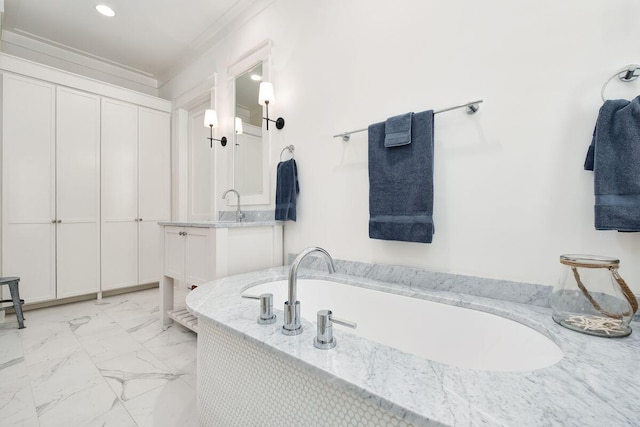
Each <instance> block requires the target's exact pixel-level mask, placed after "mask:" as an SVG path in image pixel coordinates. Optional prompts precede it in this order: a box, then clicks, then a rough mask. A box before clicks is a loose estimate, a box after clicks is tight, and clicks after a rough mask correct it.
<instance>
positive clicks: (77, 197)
mask: <svg viewBox="0 0 640 427" xmlns="http://www.w3.org/2000/svg"><path fill="white" fill-rule="evenodd" d="M3 91H4V94H3V127H2V129H3V168H2V170H3V231H4V235H3V239H2V249H3V275H14V276H19V277H20V278H21V286H20V294H21V296H22V297H23V298H24V299H25V301H27V302H29V303H33V302H39V301H46V300H51V299H55V298H64V297H70V296H76V295H82V294H87V293H91V292H97V291H98V290H99V282H98V271H99V266H98V262H99V257H98V249H99V245H98V242H99V236H100V234H99V232H100V230H99V223H98V214H99V209H98V208H99V204H98V203H99V200H98V191H99V181H98V173H99V157H98V149H99V144H100V139H99V129H100V128H99V119H100V115H99V112H100V104H99V98H98V97H97V96H94V95H91V94H87V93H84V92H79V91H74V90H71V89H66V88H60V87H58V88H56V87H55V86H54V85H50V84H48V83H44V82H41V81H38V80H33V79H27V78H23V77H19V76H14V75H10V74H4V75H3Z"/></svg>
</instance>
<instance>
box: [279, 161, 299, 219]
mask: <svg viewBox="0 0 640 427" xmlns="http://www.w3.org/2000/svg"><path fill="white" fill-rule="evenodd" d="M276 181H277V182H276V220H277V221H287V220H292V221H295V220H296V198H297V196H298V193H299V192H300V185H299V184H298V166H297V165H296V161H295V160H294V159H290V160H287V161H284V162H280V163H278V171H277V174H276Z"/></svg>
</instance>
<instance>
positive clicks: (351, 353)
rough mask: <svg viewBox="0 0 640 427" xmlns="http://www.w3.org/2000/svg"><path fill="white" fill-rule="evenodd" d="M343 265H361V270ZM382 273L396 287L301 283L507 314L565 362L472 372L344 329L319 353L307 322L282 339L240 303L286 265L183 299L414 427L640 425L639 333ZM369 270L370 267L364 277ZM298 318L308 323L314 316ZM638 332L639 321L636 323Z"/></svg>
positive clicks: (347, 278) (366, 282) (312, 273)
mask: <svg viewBox="0 0 640 427" xmlns="http://www.w3.org/2000/svg"><path fill="white" fill-rule="evenodd" d="M345 266H346V268H356V269H357V268H364V266H362V265H357V264H343V267H345ZM338 269H339V270H340V267H338ZM384 271H385V272H386V275H387V277H396V280H397V282H396V283H383V282H380V281H376V280H371V279H367V278H363V277H356V276H351V275H345V274H344V273H336V274H333V275H328V274H327V273H326V272H323V271H321V270H314V269H305V270H303V269H301V270H300V273H301V274H300V276H299V277H307V278H324V279H326V280H338V281H341V282H345V283H351V284H354V285H357V286H364V287H367V288H372V289H378V290H383V289H384V290H385V291H387V292H393V293H398V294H401V295H407V296H412V297H416V298H424V299H429V300H433V301H437V302H443V303H447V304H453V305H457V306H461V307H467V308H473V309H476V310H482V311H485V312H489V313H493V314H497V315H500V316H503V317H507V318H510V319H512V320H516V321H518V322H521V323H523V324H525V325H527V326H529V327H532V328H534V329H536V330H537V331H539V332H541V333H543V334H544V335H546V336H547V337H549V338H550V339H551V340H553V341H554V342H555V343H556V344H557V345H558V346H559V347H560V348H561V349H562V351H563V352H564V357H563V359H562V360H560V361H559V362H558V363H556V364H555V365H552V366H550V367H547V368H544V369H538V370H534V371H525V372H487V371H476V370H470V369H461V368H456V367H453V366H448V365H444V364H439V363H436V362H431V361H428V360H425V359H422V358H419V357H417V356H413V355H410V354H407V353H403V352H401V351H399V350H396V349H393V348H390V347H386V346H384V345H381V344H378V343H376V342H373V341H369V340H366V339H363V338H361V337H358V336H355V335H352V334H350V333H349V332H348V331H340V343H339V345H338V346H337V347H336V348H335V349H333V350H330V351H320V350H317V349H315V348H314V347H313V338H314V336H315V327H314V325H313V324H311V323H309V322H308V321H306V320H305V319H304V318H303V326H304V331H303V333H302V334H301V335H298V336H295V337H289V336H284V335H282V334H281V333H279V328H280V327H281V326H282V325H281V322H276V323H275V324H273V325H268V326H264V325H258V324H257V323H256V322H255V312H256V310H255V302H254V301H249V300H246V299H243V298H240V294H241V293H242V292H243V291H244V290H245V289H248V288H250V287H251V286H253V285H255V284H258V283H264V282H266V281H272V280H284V279H286V277H287V274H288V269H287V268H286V267H281V268H272V269H268V270H263V271H261V272H252V273H247V274H244V275H238V276H233V277H227V278H223V279H219V280H216V281H215V282H210V283H207V284H205V285H202V286H200V287H198V289H196V290H195V291H194V292H192V293H190V294H189V295H188V296H187V307H188V308H189V310H191V311H192V312H193V313H194V314H195V315H197V316H198V317H200V318H202V317H204V318H206V319H207V321H211V322H213V324H215V325H216V327H219V328H222V329H223V330H224V331H226V332H227V333H229V334H232V335H234V336H236V337H237V338H238V339H240V340H247V342H251V343H252V344H253V345H256V346H258V347H260V348H262V349H265V350H266V351H269V352H271V353H272V354H275V355H277V356H278V357H280V358H281V359H283V360H284V361H285V362H286V363H291V364H294V365H295V366H296V367H298V368H300V369H304V370H306V371H307V372H310V373H313V374H314V375H316V376H317V378H318V380H319V381H328V382H330V383H332V384H336V385H337V386H338V387H346V388H348V389H351V390H354V391H355V392H356V393H357V394H358V395H359V396H362V397H364V398H365V399H369V400H370V401H371V402H372V403H374V404H376V405H383V406H384V407H385V408H387V409H388V410H390V411H392V412H393V413H394V414H396V415H397V416H398V417H400V418H402V419H403V420H405V421H409V422H411V423H413V424H415V425H418V426H432V425H456V426H457V425H465V426H467V425H489V426H505V425H508V426H539V425H558V426H560V425H562V426H576V427H577V426H580V427H584V426H598V427H600V426H602V425H620V426H622V425H624V426H627V425H629V426H632V425H639V424H638V417H637V411H638V397H637V396H639V395H640V371H638V369H637V366H636V365H637V360H638V355H639V354H640V334H638V333H636V334H631V335H630V336H629V337H626V338H623V339H607V338H600V337H593V336H589V335H584V334H579V333H576V332H574V331H570V330H568V329H566V328H563V327H561V326H560V325H557V324H556V323H555V322H554V321H553V320H552V318H551V309H550V308H548V307H544V306H543V304H532V303H530V302H531V301H536V300H537V299H536V298H524V303H519V302H511V301H504V300H498V299H489V298H484V297H480V296H472V295H468V294H463V293H460V292H458V291H449V290H447V291H444V290H429V289H425V288H424V287H418V286H407V282H408V283H409V284H411V283H413V282H412V280H411V279H410V278H409V280H406V279H407V276H405V275H404V274H399V273H398V270H393V269H391V270H388V269H384ZM370 272H371V269H370V270H367V271H366V272H363V273H364V274H367V273H370ZM418 274H419V272H416V273H415V276H417V275H418ZM435 277H442V278H443V280H442V281H441V283H442V285H445V284H446V283H447V280H445V278H444V277H443V276H435ZM469 280H471V279H469ZM466 286H469V287H471V286H472V284H471V283H469V284H467V285H466ZM303 303H304V302H303ZM274 309H275V311H276V313H277V315H278V319H281V315H282V311H281V310H280V309H279V307H278V304H277V303H276V302H274ZM302 314H303V317H305V318H307V319H308V316H309V315H308V313H304V312H303V313H302ZM345 315H346V314H345ZM424 327H425V328H427V327H438V325H424ZM632 327H635V328H640V325H639V324H638V323H636V322H632ZM639 330H640V329H639Z"/></svg>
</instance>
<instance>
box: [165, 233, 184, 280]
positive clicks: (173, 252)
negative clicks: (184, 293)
mask: <svg viewBox="0 0 640 427" xmlns="http://www.w3.org/2000/svg"><path fill="white" fill-rule="evenodd" d="M183 232H184V229H183V228H181V227H168V226H165V227H164V274H165V276H169V277H172V278H174V279H177V280H184V269H185V252H184V251H185V244H186V241H187V239H186V238H185V236H183V235H182V233H183Z"/></svg>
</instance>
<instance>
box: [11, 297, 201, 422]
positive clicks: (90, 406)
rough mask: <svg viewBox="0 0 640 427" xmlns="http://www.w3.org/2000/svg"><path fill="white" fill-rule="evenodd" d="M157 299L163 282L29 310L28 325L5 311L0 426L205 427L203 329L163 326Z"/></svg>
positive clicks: (27, 314) (27, 315)
mask: <svg viewBox="0 0 640 427" xmlns="http://www.w3.org/2000/svg"><path fill="white" fill-rule="evenodd" d="M176 293H177V294H179V295H177V296H176V298H181V299H184V298H185V294H186V293H187V291H186V288H185V289H184V290H179V291H178V292H176ZM158 300H159V298H158V289H157V288H155V289H149V290H145V291H140V292H134V293H129V294H123V295H116V296H112V297H105V298H104V299H103V300H101V301H96V300H92V301H83V302H78V303H72V304H66V305H60V306H55V307H49V308H42V309H37V310H31V311H28V312H27V313H26V318H27V319H26V321H27V324H26V326H27V328H26V329H22V330H20V331H18V330H17V323H16V321H15V315H7V319H6V320H7V321H6V322H5V323H3V324H0V379H1V381H0V420H1V421H0V425H2V426H41V427H45V426H90V425H96V426H97V425H114V426H119V427H120V426H124V427H126V426H132V427H135V426H149V427H152V426H166V427H173V426H176V425H181V426H182V425H185V426H195V425H197V423H196V407H195V383H196V381H195V373H196V335H195V334H194V333H192V332H191V331H188V330H186V329H184V328H182V327H181V326H179V325H175V326H172V327H171V328H168V329H165V330H163V329H162V328H161V326H160V320H159V317H158Z"/></svg>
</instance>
